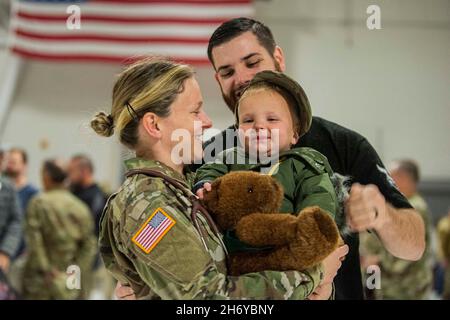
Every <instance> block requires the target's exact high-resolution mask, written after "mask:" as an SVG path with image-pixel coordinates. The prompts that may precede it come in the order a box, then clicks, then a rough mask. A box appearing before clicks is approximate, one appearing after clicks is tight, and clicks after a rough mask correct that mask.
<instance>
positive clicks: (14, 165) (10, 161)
mask: <svg viewBox="0 0 450 320" xmlns="http://www.w3.org/2000/svg"><path fill="white" fill-rule="evenodd" d="M27 170H28V155H27V152H26V151H25V150H24V149H21V148H11V149H10V150H9V152H8V157H7V163H6V171H5V174H6V176H7V177H8V178H9V179H10V181H11V182H12V183H13V184H14V187H15V188H16V191H17V194H18V195H19V201H20V206H21V209H22V211H23V212H25V210H26V209H27V205H28V203H29V202H30V200H31V198H33V196H35V195H36V193H38V191H39V190H38V189H37V188H36V187H35V186H33V185H32V184H31V183H29V182H28V176H27Z"/></svg>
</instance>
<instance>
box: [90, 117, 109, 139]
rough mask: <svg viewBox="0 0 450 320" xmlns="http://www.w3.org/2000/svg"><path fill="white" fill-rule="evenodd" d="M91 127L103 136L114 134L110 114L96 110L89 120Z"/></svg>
mask: <svg viewBox="0 0 450 320" xmlns="http://www.w3.org/2000/svg"><path fill="white" fill-rule="evenodd" d="M91 128H92V129H94V131H95V132H96V133H97V134H98V135H100V136H103V137H111V136H112V135H113V134H114V121H113V117H112V116H111V115H107V114H106V113H104V112H98V113H97V114H96V115H95V116H94V118H93V119H92V120H91Z"/></svg>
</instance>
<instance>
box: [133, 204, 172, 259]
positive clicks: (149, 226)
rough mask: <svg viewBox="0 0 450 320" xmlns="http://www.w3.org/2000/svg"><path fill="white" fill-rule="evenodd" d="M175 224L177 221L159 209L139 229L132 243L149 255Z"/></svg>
mask: <svg viewBox="0 0 450 320" xmlns="http://www.w3.org/2000/svg"><path fill="white" fill-rule="evenodd" d="M175 223H176V221H175V220H174V219H172V218H171V217H170V216H169V215H168V214H167V213H165V212H164V210H163V209H162V208H158V209H156V210H155V211H154V212H153V213H152V214H151V215H150V217H149V218H148V219H147V220H146V221H145V223H144V224H143V225H142V226H141V227H140V228H139V230H138V232H136V234H135V235H134V236H133V238H132V239H131V241H132V242H134V244H136V245H137V246H138V247H139V248H140V249H141V250H142V251H144V252H145V253H147V254H148V253H150V251H152V250H153V248H155V247H156V245H157V244H158V243H159V242H160V241H161V239H162V238H163V237H164V236H165V235H166V234H167V232H169V230H170V229H171V228H172V227H173V226H174V225H175Z"/></svg>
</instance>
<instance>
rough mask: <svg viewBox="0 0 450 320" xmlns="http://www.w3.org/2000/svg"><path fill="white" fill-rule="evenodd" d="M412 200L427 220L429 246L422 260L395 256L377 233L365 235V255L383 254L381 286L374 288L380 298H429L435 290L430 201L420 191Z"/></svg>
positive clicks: (379, 264) (362, 237)
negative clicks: (432, 289)
mask: <svg viewBox="0 0 450 320" xmlns="http://www.w3.org/2000/svg"><path fill="white" fill-rule="evenodd" d="M408 201H409V202H410V203H411V205H412V206H413V207H414V208H415V209H416V210H417V211H418V212H419V213H420V215H421V216H422V218H423V220H424V222H425V228H426V230H425V241H426V247H425V251H424V253H423V256H422V258H421V259H420V260H419V261H407V260H403V259H399V258H396V257H394V256H392V255H391V254H390V253H389V252H387V250H386V249H385V248H384V246H383V245H382V243H381V242H380V240H379V239H378V238H377V237H376V235H375V234H373V233H371V234H369V233H365V234H362V235H361V250H363V255H376V256H378V258H379V263H378V266H379V267H380V271H381V288H380V289H374V297H375V298H376V299H389V300H422V299H427V298H428V297H429V295H430V293H431V288H432V284H433V271H432V269H433V266H432V263H433V261H432V251H431V247H430V231H431V230H430V228H431V221H430V215H429V213H428V207H427V204H426V203H425V201H424V200H423V198H422V197H421V196H420V195H418V194H415V195H413V196H412V197H410V198H408ZM363 274H365V270H363Z"/></svg>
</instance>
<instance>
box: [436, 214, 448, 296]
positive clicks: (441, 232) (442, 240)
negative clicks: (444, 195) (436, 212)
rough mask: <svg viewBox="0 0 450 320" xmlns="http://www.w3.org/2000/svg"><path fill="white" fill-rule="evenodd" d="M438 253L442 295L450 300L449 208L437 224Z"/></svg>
mask: <svg viewBox="0 0 450 320" xmlns="http://www.w3.org/2000/svg"><path fill="white" fill-rule="evenodd" d="M437 234H438V240H439V254H440V258H441V260H442V263H443V265H444V269H445V277H444V292H443V293H442V297H443V298H444V299H446V300H450V209H449V211H448V214H447V215H446V216H444V217H443V218H441V220H439V223H438V225H437Z"/></svg>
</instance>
